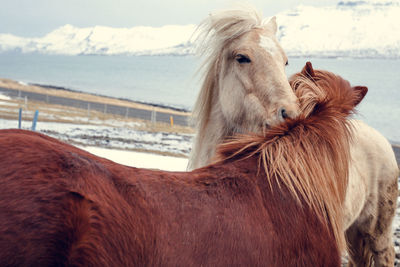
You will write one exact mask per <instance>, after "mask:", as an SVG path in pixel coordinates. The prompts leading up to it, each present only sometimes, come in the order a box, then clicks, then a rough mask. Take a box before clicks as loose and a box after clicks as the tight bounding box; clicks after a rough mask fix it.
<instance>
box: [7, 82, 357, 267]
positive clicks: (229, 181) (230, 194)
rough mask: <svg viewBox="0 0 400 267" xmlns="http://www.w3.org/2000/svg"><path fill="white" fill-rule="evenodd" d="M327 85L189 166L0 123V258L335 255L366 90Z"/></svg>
mask: <svg viewBox="0 0 400 267" xmlns="http://www.w3.org/2000/svg"><path fill="white" fill-rule="evenodd" d="M332 82H338V80H337V79H333V80H332ZM323 89H324V90H327V92H326V94H325V97H323V98H319V97H317V98H316V102H315V104H314V111H312V112H311V113H310V114H309V115H308V116H307V117H301V118H299V119H298V120H290V121H289V122H288V123H287V124H283V125H280V126H278V127H275V128H273V129H271V130H270V131H269V132H268V133H267V135H266V136H265V137H260V136H251V135H248V136H245V137H242V138H237V139H235V140H234V141H232V142H230V143H227V144H225V145H223V146H221V147H220V149H219V155H220V157H221V158H224V160H222V161H220V162H218V163H215V164H213V165H210V166H207V167H204V168H201V169H197V170H194V171H192V172H182V173H178V172H164V171H154V170H146V169H137V168H130V167H126V166H122V165H119V164H116V163H113V162H111V161H108V160H106V159H103V158H99V157H96V156H94V155H92V154H90V153H87V152H85V151H82V150H80V149H78V148H75V147H73V146H70V145H67V144H64V143H61V142H59V141H57V140H55V139H53V138H50V137H47V136H45V135H42V134H38V133H35V132H29V131H23V130H1V131H0V155H1V158H0V159H1V160H0V236H1V241H0V266H63V265H71V266H161V265H162V266H201V265H203V266H232V265H237V266H266V265H267V266H277V267H278V266H279V267H280V266H339V265H340V246H341V243H340V239H339V238H340V237H339V238H338V237H337V231H338V230H337V229H336V228H338V227H340V225H341V224H340V221H341V219H342V218H340V210H336V209H335V207H332V202H333V201H338V202H340V201H342V197H343V194H344V192H343V191H342V183H344V182H342V181H343V179H344V177H346V175H345V166H343V165H345V161H344V157H346V155H347V153H346V147H345V146H346V142H347V139H348V137H347V136H348V133H347V131H348V129H347V126H346V120H345V117H346V116H347V115H348V114H349V113H350V112H351V110H352V108H353V107H354V105H355V102H356V101H354V100H355V99H358V98H360V95H359V90H354V88H351V87H349V86H345V85H343V84H340V86H334V85H333V86H332V87H327V88H325V87H323ZM299 90H300V91H301V89H299ZM333 90H337V92H333ZM300 91H299V92H300ZM333 137H335V139H334V138H333ZM338 137H340V138H338ZM339 139H340V140H339ZM311 145H312V149H311V148H310V146H311ZM306 152H307V153H306ZM339 152H342V153H343V154H342V155H340V153H339ZM260 164H262V165H263V168H264V171H260V170H259V168H258V167H259V166H260ZM329 175H332V177H326V176H329ZM323 178H325V180H324V179H323ZM332 178H335V179H338V181H333V180H332ZM317 189H318V190H321V191H320V192H317V191H318V190H317ZM338 206H339V205H338ZM322 209H324V210H322ZM324 218H327V221H326V220H325V219H324ZM335 220H336V221H335ZM327 222H328V223H327ZM337 240H339V243H336V241H337ZM338 244H339V245H338Z"/></svg>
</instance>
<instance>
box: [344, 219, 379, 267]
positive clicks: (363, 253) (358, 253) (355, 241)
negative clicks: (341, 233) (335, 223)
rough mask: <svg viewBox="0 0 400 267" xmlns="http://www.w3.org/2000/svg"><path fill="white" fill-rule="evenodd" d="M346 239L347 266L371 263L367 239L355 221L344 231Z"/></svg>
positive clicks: (369, 264) (359, 266) (353, 266)
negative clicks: (347, 251)
mask: <svg viewBox="0 0 400 267" xmlns="http://www.w3.org/2000/svg"><path fill="white" fill-rule="evenodd" d="M346 239H347V245H348V250H349V259H348V265H347V266H348V267H356V266H357V267H361V266H363V267H364V266H371V265H372V257H373V255H372V253H371V249H370V247H369V240H368V238H367V237H366V235H365V233H362V232H360V231H359V229H358V225H357V223H355V224H354V225H352V226H351V227H350V228H349V229H347V231H346Z"/></svg>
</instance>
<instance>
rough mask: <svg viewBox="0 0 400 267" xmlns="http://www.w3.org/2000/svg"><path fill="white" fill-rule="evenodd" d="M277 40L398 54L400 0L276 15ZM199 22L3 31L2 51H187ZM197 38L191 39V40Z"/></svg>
mask: <svg viewBox="0 0 400 267" xmlns="http://www.w3.org/2000/svg"><path fill="white" fill-rule="evenodd" d="M277 21H278V26H279V31H278V39H279V41H280V42H281V45H282V46H283V48H284V49H285V51H286V52H287V54H288V55H290V56H319V57H387V58H400V0H395V1H388V0H383V1H376V0H369V1H341V2H338V4H337V5H336V6H331V7H322V8H321V7H319V8H317V7H311V6H298V7H297V8H295V9H293V10H289V11H285V12H282V13H280V14H277ZM195 29H196V26H195V25H185V26H178V25H168V26H163V27H159V28H154V27H133V28H110V27H103V26H96V27H90V28H77V27H74V26H72V25H65V26H63V27H61V28H58V29H56V30H54V31H53V32H50V33H49V34H47V35H46V36H44V37H41V38H23V37H17V36H14V35H11V34H0V52H4V51H20V52H23V53H43V54H66V55H82V54H83V55H87V54H100V55H118V54H128V55H161V54H174V55H186V54H191V53H193V51H194V49H193V44H192V43H191V42H190V41H189V40H190V39H191V36H192V34H193V32H194V31H195ZM192 39H193V38H192Z"/></svg>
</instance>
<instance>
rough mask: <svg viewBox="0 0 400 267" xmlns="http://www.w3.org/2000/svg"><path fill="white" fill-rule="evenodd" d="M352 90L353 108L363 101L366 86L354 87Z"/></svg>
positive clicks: (366, 89)
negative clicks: (353, 97) (353, 94)
mask: <svg viewBox="0 0 400 267" xmlns="http://www.w3.org/2000/svg"><path fill="white" fill-rule="evenodd" d="M353 90H354V92H355V95H356V98H355V101H354V106H357V105H358V104H360V102H361V100H363V99H364V97H365V95H366V94H367V92H368V87H366V86H354V87H353Z"/></svg>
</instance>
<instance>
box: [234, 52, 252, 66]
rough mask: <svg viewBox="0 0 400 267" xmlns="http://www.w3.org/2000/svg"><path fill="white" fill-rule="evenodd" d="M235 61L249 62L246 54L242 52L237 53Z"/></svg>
mask: <svg viewBox="0 0 400 267" xmlns="http://www.w3.org/2000/svg"><path fill="white" fill-rule="evenodd" d="M235 59H236V61H237V62H239V63H240V64H244V63H250V62H251V60H250V58H249V57H248V56H246V55H242V54H237V55H236V57H235Z"/></svg>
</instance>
